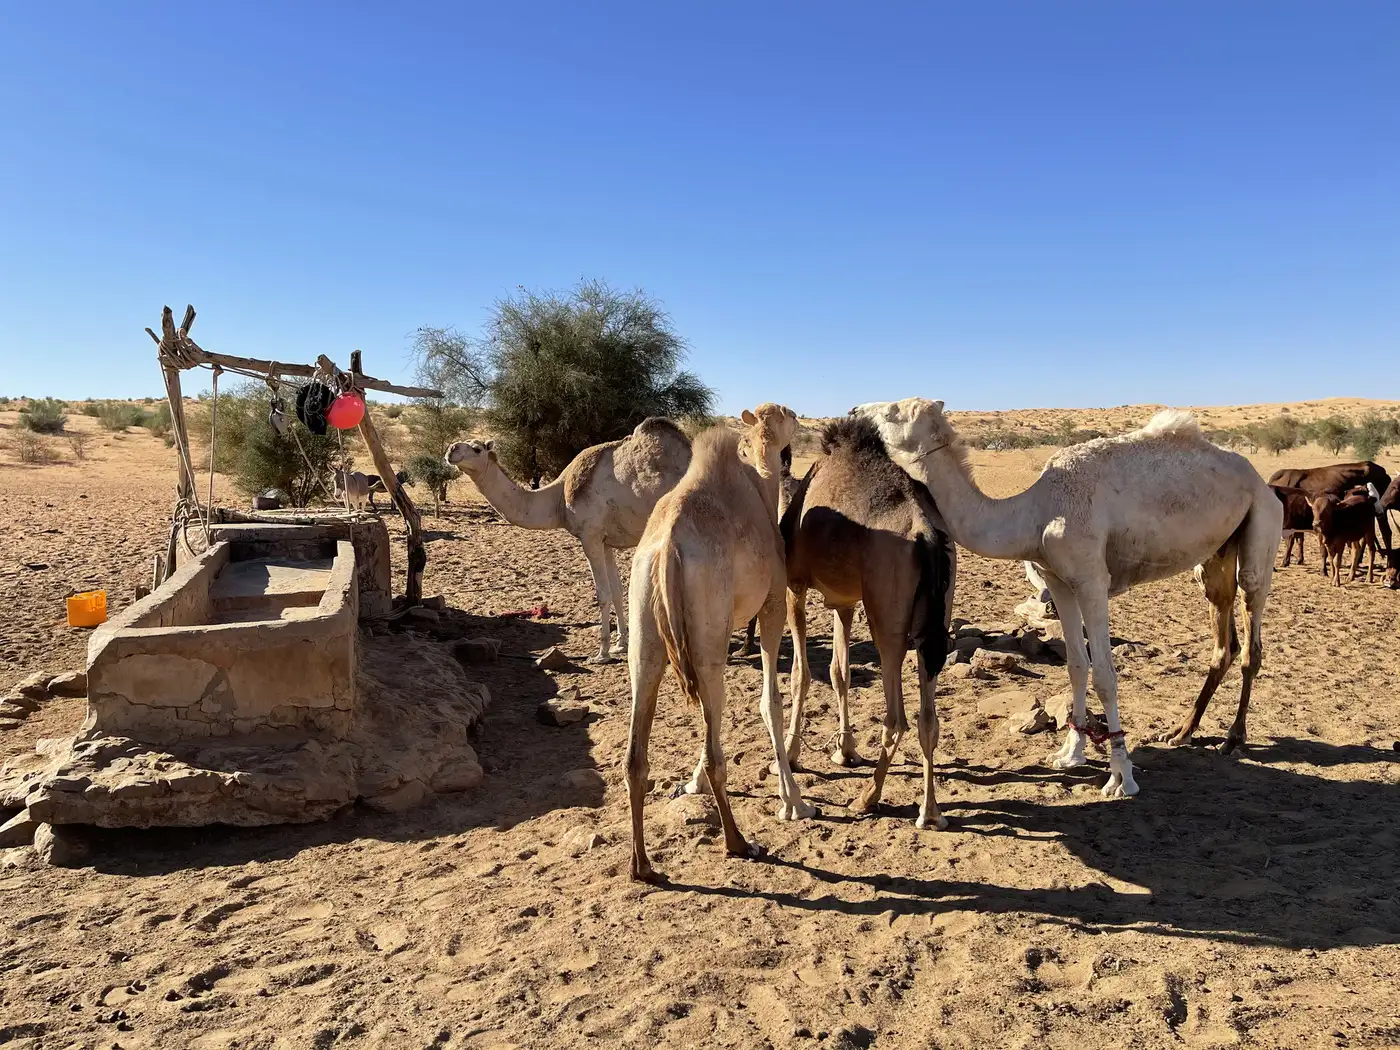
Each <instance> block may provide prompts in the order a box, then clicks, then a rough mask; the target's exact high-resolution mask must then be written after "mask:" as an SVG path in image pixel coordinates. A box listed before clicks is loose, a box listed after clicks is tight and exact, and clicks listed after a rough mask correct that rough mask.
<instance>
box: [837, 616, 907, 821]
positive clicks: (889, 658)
mask: <svg viewBox="0 0 1400 1050" xmlns="http://www.w3.org/2000/svg"><path fill="white" fill-rule="evenodd" d="M870 613H871V610H870V608H869V606H867V607H866V610H865V614H866V616H867V617H869V618H870V630H871V633H872V634H875V636H876V641H875V645H876V648H877V649H878V650H879V652H880V684H881V685H883V686H884V688H885V729H884V732H883V733H882V734H881V736H880V757H879V758H878V759H876V760H875V774H874V775H873V776H872V777H871V778H870V783H869V785H868V786H867V787H866V789H865V790H864V791H863V792H861V794H860V796H859V797H858V798H857V799H856V800H855V801H854V802H852V803H851V809H852V810H854V811H855V812H857V813H870V812H872V811H873V810H874V809H875V807H876V806H877V805H879V803H880V796H881V794H883V793H884V790H885V774H887V773H888V772H889V771H890V763H891V762H893V761H894V756H895V752H896V751H898V750H899V742H900V740H902V739H903V738H904V734H905V733H906V732H908V730H909V723H908V722H906V721H905V720H904V682H903V674H904V652H905V650H904V637H902V636H901V637H897V638H892V637H890V636H888V635H887V634H886V633H885V632H882V631H880V629H879V625H878V624H877V623H876V622H875V618H874V617H873V616H871V615H870Z"/></svg>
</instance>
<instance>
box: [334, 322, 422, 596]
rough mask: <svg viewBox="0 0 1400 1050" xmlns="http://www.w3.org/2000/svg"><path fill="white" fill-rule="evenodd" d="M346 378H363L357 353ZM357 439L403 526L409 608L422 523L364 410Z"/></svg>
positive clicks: (417, 582)
mask: <svg viewBox="0 0 1400 1050" xmlns="http://www.w3.org/2000/svg"><path fill="white" fill-rule="evenodd" d="M350 375H351V377H352V380H353V381H354V382H355V384H356V385H357V386H358V385H359V381H360V378H361V377H362V375H363V373H362V372H361V371H360V351H358V350H356V351H355V352H354V353H352V354H351V355H350ZM360 437H362V438H364V441H365V447H366V448H368V449H369V454H370V458H372V459H373V460H374V469H375V470H376V471H378V473H379V477H380V480H381V481H383V483H384V488H385V489H386V490H387V491H388V493H389V495H390V497H391V498H392V499H393V501H394V505H395V506H396V507H398V508H399V513H400V514H402V515H403V521H404V525H405V526H407V528H408V579H407V580H406V581H405V583H404V602H405V604H406V605H409V606H413V605H417V604H419V603H420V602H421V601H422V600H423V570H424V568H426V567H427V564H428V552H427V551H426V550H425V549H424V547H423V523H422V520H421V519H420V518H419V516H418V508H417V507H415V506H414V505H413V500H411V499H409V496H408V492H407V491H406V490H405V489H404V487H403V486H402V485H400V484H399V479H398V475H397V474H395V473H394V464H393V463H392V462H390V460H389V454H388V453H387V452H385V451H384V445H383V443H381V442H380V440H379V431H378V430H376V429H375V426H374V420H373V419H371V418H370V414H369V409H368V408H366V409H365V414H364V418H363V419H361V420H360Z"/></svg>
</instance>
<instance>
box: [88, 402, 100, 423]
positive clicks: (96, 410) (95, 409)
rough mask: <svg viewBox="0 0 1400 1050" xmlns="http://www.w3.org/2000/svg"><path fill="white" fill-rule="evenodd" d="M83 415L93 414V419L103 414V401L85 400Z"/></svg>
mask: <svg viewBox="0 0 1400 1050" xmlns="http://www.w3.org/2000/svg"><path fill="white" fill-rule="evenodd" d="M83 415H85V416H91V417H92V418H93V419H96V418H98V417H99V416H100V415H102V403H101V402H100V401H84V402H83Z"/></svg>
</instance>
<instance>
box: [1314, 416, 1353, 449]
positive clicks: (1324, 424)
mask: <svg viewBox="0 0 1400 1050" xmlns="http://www.w3.org/2000/svg"><path fill="white" fill-rule="evenodd" d="M1306 436H1307V437H1308V438H1309V439H1310V440H1312V441H1316V442H1317V443H1318V444H1319V445H1321V446H1322V447H1323V448H1325V449H1326V450H1327V451H1328V452H1330V453H1332V454H1333V455H1334V456H1336V455H1340V454H1341V452H1342V450H1343V449H1344V448H1346V447H1347V446H1348V445H1349V444H1351V420H1349V419H1347V418H1346V417H1345V416H1328V417H1327V418H1326V419H1319V420H1317V421H1316V422H1315V423H1312V424H1310V425H1309V426H1308V427H1307V428H1306Z"/></svg>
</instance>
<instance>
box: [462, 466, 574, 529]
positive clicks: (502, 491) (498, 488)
mask: <svg viewBox="0 0 1400 1050" xmlns="http://www.w3.org/2000/svg"><path fill="white" fill-rule="evenodd" d="M472 481H474V482H475V483H476V487H477V489H478V490H479V491H480V492H481V494H482V495H483V496H485V497H486V502H487V503H489V504H491V506H492V507H494V508H495V509H496V511H497V513H499V514H500V515H501V517H503V518H505V519H506V521H508V522H510V523H511V524H512V525H518V526H520V527H521V528H522V529H562V528H563V527H564V481H563V479H562V478H556V479H555V480H554V481H551V482H550V483H549V484H548V485H545V486H544V487H543V488H538V489H527V488H523V487H521V486H520V485H517V484H516V483H515V482H514V481H512V480H511V479H510V478H509V477H507V476H506V473H505V471H503V470H502V469H501V468H500V465H499V464H497V463H489V464H487V466H486V469H485V470H483V471H482V472H481V473H479V474H475V475H473V476H472Z"/></svg>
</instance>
